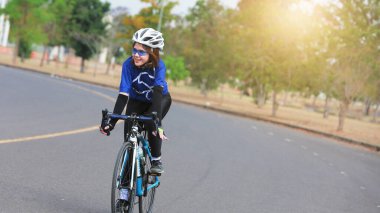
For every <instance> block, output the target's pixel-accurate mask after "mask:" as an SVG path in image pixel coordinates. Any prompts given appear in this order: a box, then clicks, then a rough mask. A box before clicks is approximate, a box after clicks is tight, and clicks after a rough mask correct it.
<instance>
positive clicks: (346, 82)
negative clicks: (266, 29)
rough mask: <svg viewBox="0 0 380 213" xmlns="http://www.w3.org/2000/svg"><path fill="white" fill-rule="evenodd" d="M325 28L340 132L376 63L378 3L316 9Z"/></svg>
mask: <svg viewBox="0 0 380 213" xmlns="http://www.w3.org/2000/svg"><path fill="white" fill-rule="evenodd" d="M319 12H320V14H321V16H322V19H321V21H322V23H323V24H324V25H325V29H327V30H326V31H325V33H326V35H325V36H326V37H328V38H329V39H328V46H327V48H326V51H327V52H328V54H329V56H330V64H329V65H330V66H331V67H332V68H333V69H334V70H335V72H334V86H335V91H336V94H337V97H338V99H339V100H340V107H339V123H338V127H337V130H338V131H342V130H343V127H344V121H345V117H346V114H347V111H348V107H349V105H350V103H351V102H352V101H353V100H354V99H355V98H358V96H359V95H360V93H361V92H362V91H363V89H365V85H366V84H368V82H369V79H370V76H371V74H372V72H373V70H374V69H375V67H376V66H374V64H375V63H377V61H378V58H379V57H378V55H379V49H378V47H379V46H380V43H379V36H380V34H379V30H378V29H379V28H378V22H379V20H380V19H379V17H380V1H378V0H369V1H360V0H352V1H341V2H338V3H331V4H330V5H329V6H328V7H327V8H326V7H325V8H323V7H321V8H319Z"/></svg>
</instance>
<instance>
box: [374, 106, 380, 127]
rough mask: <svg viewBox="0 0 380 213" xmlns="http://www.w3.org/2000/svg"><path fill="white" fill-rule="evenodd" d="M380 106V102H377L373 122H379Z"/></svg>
mask: <svg viewBox="0 0 380 213" xmlns="http://www.w3.org/2000/svg"><path fill="white" fill-rule="evenodd" d="M379 106H380V103H377V104H376V109H375V110H374V112H373V122H375V123H376V122H377V113H378V111H379Z"/></svg>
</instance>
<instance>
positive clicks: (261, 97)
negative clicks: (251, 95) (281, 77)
mask: <svg viewBox="0 0 380 213" xmlns="http://www.w3.org/2000/svg"><path fill="white" fill-rule="evenodd" d="M265 99H266V97H265V90H264V85H263V84H260V85H259V86H258V93H257V94H256V104H257V107H259V108H261V107H263V106H264V104H265Z"/></svg>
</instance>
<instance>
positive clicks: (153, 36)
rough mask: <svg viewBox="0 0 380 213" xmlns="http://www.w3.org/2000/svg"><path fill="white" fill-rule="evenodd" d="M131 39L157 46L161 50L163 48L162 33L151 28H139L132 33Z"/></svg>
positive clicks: (153, 46)
mask: <svg viewBox="0 0 380 213" xmlns="http://www.w3.org/2000/svg"><path fill="white" fill-rule="evenodd" d="M132 40H133V41H134V42H138V43H140V44H144V45H146V46H148V47H151V48H159V49H160V50H161V51H162V50H163V49H164V38H163V37H162V33H160V32H158V31H157V30H154V29H152V28H142V29H139V30H138V31H137V32H135V34H134V35H133V37H132Z"/></svg>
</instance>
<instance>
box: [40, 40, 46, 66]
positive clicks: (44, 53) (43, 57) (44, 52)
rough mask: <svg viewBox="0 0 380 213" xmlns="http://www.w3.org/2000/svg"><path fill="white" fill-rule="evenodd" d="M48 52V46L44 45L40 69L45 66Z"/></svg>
mask: <svg viewBox="0 0 380 213" xmlns="http://www.w3.org/2000/svg"><path fill="white" fill-rule="evenodd" d="M46 52H47V47H46V45H44V51H42V57H41V62H40V67H43V66H44V61H45V55H46Z"/></svg>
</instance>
